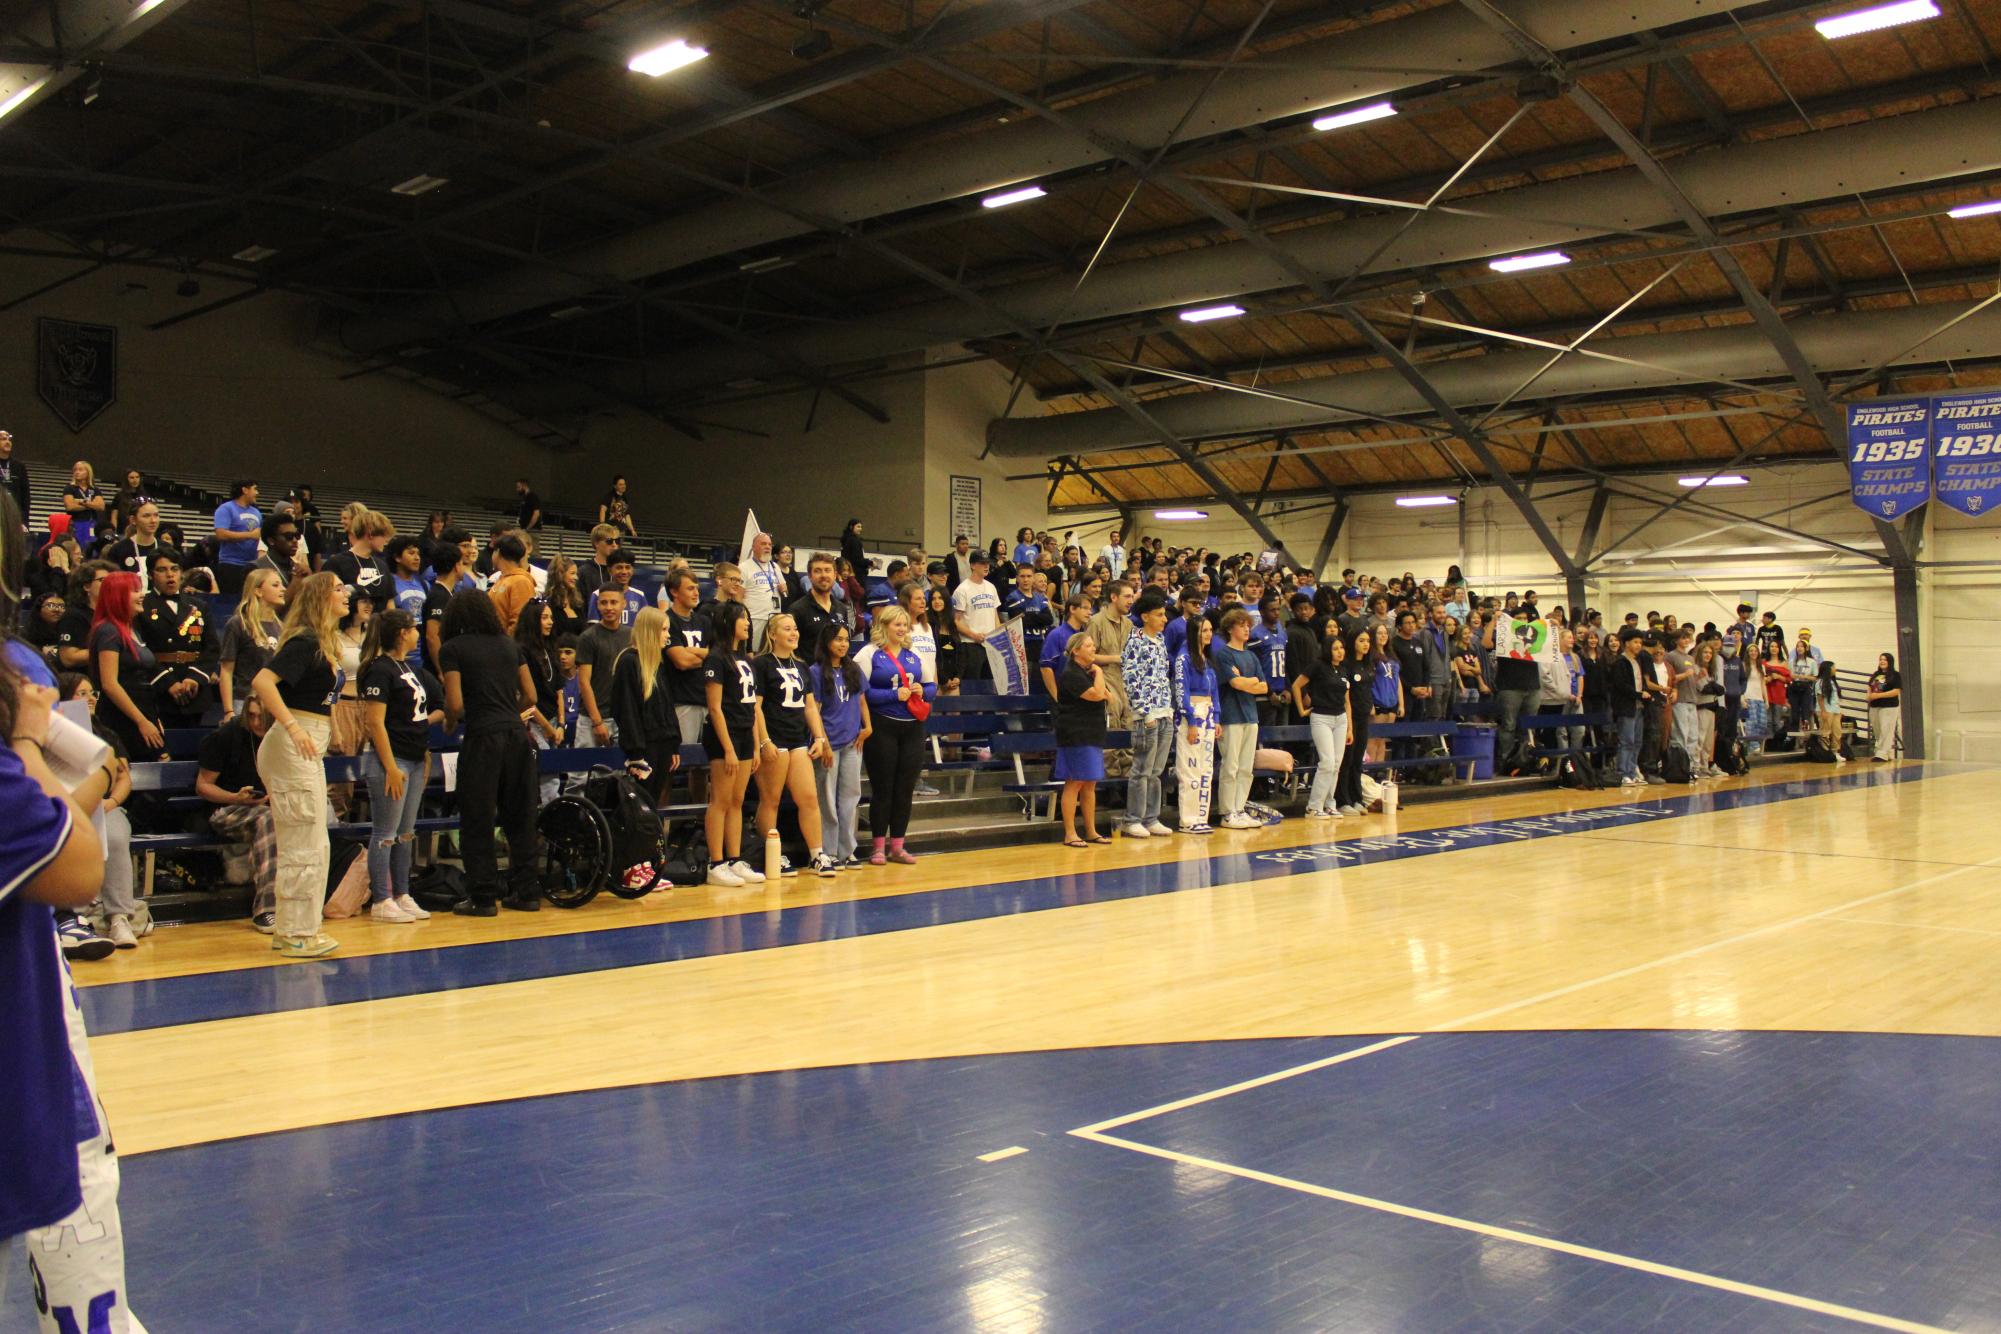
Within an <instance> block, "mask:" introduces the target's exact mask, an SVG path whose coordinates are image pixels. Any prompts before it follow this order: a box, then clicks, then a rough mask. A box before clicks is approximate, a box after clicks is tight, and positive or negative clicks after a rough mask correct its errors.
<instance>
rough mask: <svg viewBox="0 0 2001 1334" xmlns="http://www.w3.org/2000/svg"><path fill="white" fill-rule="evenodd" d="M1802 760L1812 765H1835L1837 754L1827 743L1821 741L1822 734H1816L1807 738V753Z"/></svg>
mask: <svg viewBox="0 0 2001 1334" xmlns="http://www.w3.org/2000/svg"><path fill="white" fill-rule="evenodd" d="M1800 758H1802V759H1804V760H1806V761H1808V762H1809V763H1812V764H1833V763H1834V760H1835V754H1834V751H1833V750H1832V749H1831V748H1830V747H1829V746H1828V744H1827V742H1825V741H1823V740H1821V737H1820V733H1818V732H1815V733H1813V734H1812V735H1811V736H1809V737H1807V739H1806V751H1805V753H1804V754H1803V755H1802V756H1801V757H1800Z"/></svg>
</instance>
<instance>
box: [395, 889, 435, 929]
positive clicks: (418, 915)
mask: <svg viewBox="0 0 2001 1334" xmlns="http://www.w3.org/2000/svg"><path fill="white" fill-rule="evenodd" d="M396 906H397V907H399V908H401V909H402V910H403V911H404V912H406V913H409V914H410V919H411V920H412V921H416V922H428V921H430V920H431V914H430V913H429V912H428V911H426V910H425V908H424V907H423V905H422V904H420V903H418V902H417V900H415V899H413V898H411V897H410V896H409V895H408V894H398V895H397V896H396Z"/></svg>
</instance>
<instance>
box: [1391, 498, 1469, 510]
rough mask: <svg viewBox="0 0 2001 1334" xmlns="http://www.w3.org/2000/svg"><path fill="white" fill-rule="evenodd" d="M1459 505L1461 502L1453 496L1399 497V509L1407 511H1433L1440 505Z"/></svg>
mask: <svg viewBox="0 0 2001 1334" xmlns="http://www.w3.org/2000/svg"><path fill="white" fill-rule="evenodd" d="M1458 503H1459V501H1458V500H1457V499H1456V498H1455V497H1452V496H1398V497H1397V508H1399V509H1407V510H1423V509H1431V508H1433V507H1435V506H1438V505H1457V504H1458Z"/></svg>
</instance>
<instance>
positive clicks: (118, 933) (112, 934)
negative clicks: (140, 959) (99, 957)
mask: <svg viewBox="0 0 2001 1334" xmlns="http://www.w3.org/2000/svg"><path fill="white" fill-rule="evenodd" d="M104 937H105V939H106V940H109V941H110V942H111V943H112V944H113V945H115V946H117V947H118V948H119V949H121V950H136V949H138V948H139V937H138V936H136V935H134V934H132V919H131V918H129V917H127V916H126V915H125V914H124V913H116V914H114V915H113V916H112V918H111V921H110V923H109V924H108V925H106V926H105V928H104Z"/></svg>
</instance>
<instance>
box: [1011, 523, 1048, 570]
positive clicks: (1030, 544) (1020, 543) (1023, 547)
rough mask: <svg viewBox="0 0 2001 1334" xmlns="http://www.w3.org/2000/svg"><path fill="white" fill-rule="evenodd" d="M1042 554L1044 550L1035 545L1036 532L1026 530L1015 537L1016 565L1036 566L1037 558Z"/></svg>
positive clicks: (1030, 529)
mask: <svg viewBox="0 0 2001 1334" xmlns="http://www.w3.org/2000/svg"><path fill="white" fill-rule="evenodd" d="M1041 554H1042V548H1041V547H1039V546H1037V545H1036V544H1035V530H1034V529H1033V528H1024V529H1022V530H1021V531H1020V532H1018V533H1016V534H1015V535H1014V563H1015V564H1016V565H1026V566H1028V567H1030V568H1031V569H1032V568H1034V566H1035V558H1036V557H1037V556H1040V555H1041Z"/></svg>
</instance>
